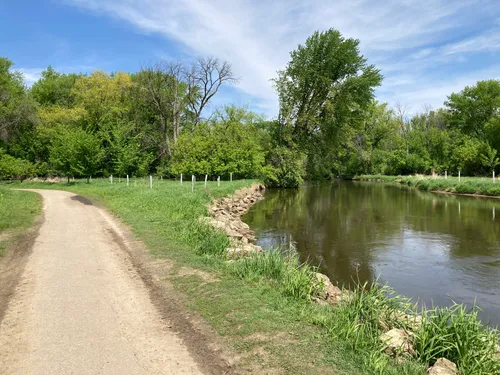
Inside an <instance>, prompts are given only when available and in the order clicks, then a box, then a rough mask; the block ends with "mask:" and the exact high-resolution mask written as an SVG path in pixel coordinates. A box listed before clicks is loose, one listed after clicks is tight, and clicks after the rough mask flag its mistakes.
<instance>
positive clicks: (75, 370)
mask: <svg viewBox="0 0 500 375" xmlns="http://www.w3.org/2000/svg"><path fill="white" fill-rule="evenodd" d="M37 192H38V193H40V194H41V195H42V196H43V197H44V218H45V221H44V222H43V224H42V225H41V227H40V230H39V234H38V237H36V230H34V231H31V232H30V233H31V234H30V233H26V234H25V235H24V236H23V238H22V240H21V241H20V242H18V243H17V246H16V247H15V248H14V249H9V250H8V252H7V254H6V256H5V257H4V258H3V259H2V260H1V262H0V318H1V321H0V353H2V354H1V356H0V369H1V372H2V374H40V375H41V374H44V375H49V374H138V375H139V374H141V375H142V374H201V373H205V374H225V373H233V372H234V371H232V370H231V363H232V362H233V361H232V360H231V354H230V353H229V352H228V351H227V350H226V349H224V347H223V345H222V344H221V343H219V342H218V341H217V337H216V334H215V333H214V332H213V331H212V330H211V328H209V327H208V326H207V325H206V323H204V322H203V321H202V320H201V319H199V318H198V317H197V316H195V315H194V314H192V313H190V312H188V311H187V310H186V309H185V308H184V306H183V299H182V296H181V295H179V294H178V293H177V292H175V290H174V289H173V287H172V285H171V284H170V283H169V282H168V281H165V279H166V278H167V276H168V275H169V272H170V270H171V268H172V264H171V262H169V261H163V260H155V259H152V258H151V256H150V255H149V254H148V253H147V251H146V249H145V248H144V245H143V244H142V243H140V242H138V241H136V240H134V239H133V238H132V237H131V236H130V235H129V233H128V231H127V230H126V228H124V227H123V226H121V225H120V224H119V223H118V222H117V221H116V220H115V219H114V218H113V217H111V215H109V214H108V213H106V212H105V211H103V210H102V209H100V208H98V207H95V206H93V205H92V204H91V202H90V201H88V200H86V199H85V198H83V197H79V196H76V195H75V194H72V193H68V192H62V191H50V190H37ZM82 198H83V199H82ZM35 237H36V241H35ZM33 243H34V245H33ZM32 245H33V246H32ZM30 249H31V251H30Z"/></svg>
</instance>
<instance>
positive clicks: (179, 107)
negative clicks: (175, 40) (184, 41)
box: [134, 63, 188, 159]
mask: <svg viewBox="0 0 500 375" xmlns="http://www.w3.org/2000/svg"><path fill="white" fill-rule="evenodd" d="M183 69H184V68H183V67H182V65H181V64H178V63H159V64H156V65H153V66H149V67H143V68H142V69H141V71H140V72H139V73H137V74H136V75H135V76H134V83H135V87H134V94H135V95H136V96H137V99H138V100H139V101H140V103H139V106H138V108H139V109H140V110H141V112H143V114H144V113H146V114H149V116H148V117H149V119H148V118H146V119H144V120H145V122H146V123H147V124H148V125H146V126H148V132H149V133H150V136H152V137H153V139H152V141H153V142H154V143H156V146H157V152H158V155H157V158H158V159H161V158H163V157H164V156H167V157H170V156H171V155H172V145H173V144H175V143H176V142H177V138H178V137H179V134H180V131H181V129H182V124H181V118H182V116H183V115H185V111H186V105H187V103H188V92H187V90H188V89H187V84H186V83H185V82H183V81H182V77H183V74H184V71H183Z"/></svg>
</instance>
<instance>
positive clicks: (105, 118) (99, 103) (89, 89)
mask: <svg viewBox="0 0 500 375" xmlns="http://www.w3.org/2000/svg"><path fill="white" fill-rule="evenodd" d="M131 87H132V81H131V78H130V75H129V74H128V73H123V72H119V73H116V74H113V75H110V74H108V73H106V72H104V71H102V70H97V71H94V72H92V74H91V75H90V76H88V77H87V76H82V77H80V78H78V79H77V80H76V82H75V84H74V87H73V90H72V94H73V95H74V96H75V105H76V106H78V107H81V108H83V109H85V111H86V116H85V123H84V127H85V128H86V129H88V130H89V131H91V132H97V131H99V130H101V129H102V128H105V127H107V126H108V124H109V123H116V122H117V121H118V122H122V123H123V122H124V121H125V120H126V118H127V117H128V115H129V111H130V105H131V104H130V100H131V97H130V89H131Z"/></svg>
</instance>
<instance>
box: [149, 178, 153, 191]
mask: <svg viewBox="0 0 500 375" xmlns="http://www.w3.org/2000/svg"><path fill="white" fill-rule="evenodd" d="M149 188H150V189H152V188H153V176H151V175H149Z"/></svg>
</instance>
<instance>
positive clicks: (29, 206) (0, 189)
mask: <svg viewBox="0 0 500 375" xmlns="http://www.w3.org/2000/svg"><path fill="white" fill-rule="evenodd" d="M41 211H42V198H41V197H40V196H39V195H38V194H35V193H30V192H25V191H15V190H11V189H8V188H7V187H6V186H2V185H0V256H1V255H3V253H4V252H5V250H6V249H7V247H8V246H9V244H11V243H13V242H15V241H16V239H17V238H18V236H19V235H21V234H22V233H23V231H24V230H26V229H27V228H29V227H31V226H32V225H33V223H34V221H35V218H36V217H37V216H38V215H40V213H41Z"/></svg>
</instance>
